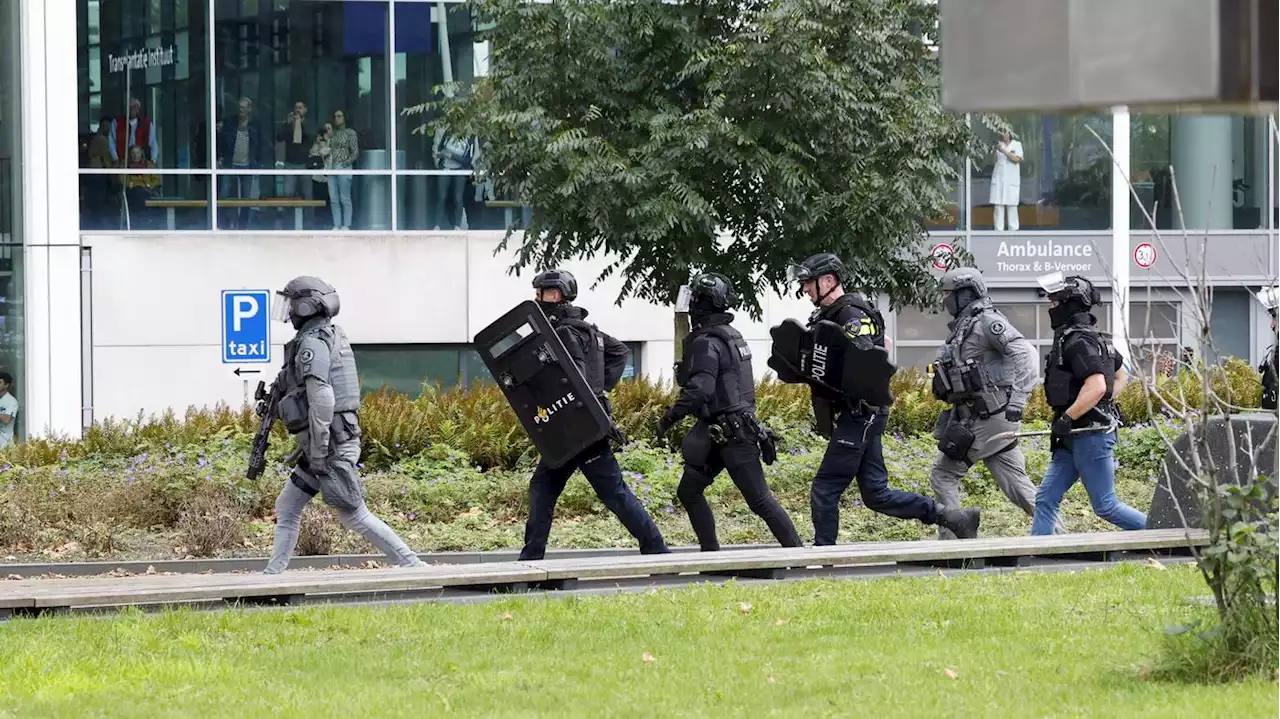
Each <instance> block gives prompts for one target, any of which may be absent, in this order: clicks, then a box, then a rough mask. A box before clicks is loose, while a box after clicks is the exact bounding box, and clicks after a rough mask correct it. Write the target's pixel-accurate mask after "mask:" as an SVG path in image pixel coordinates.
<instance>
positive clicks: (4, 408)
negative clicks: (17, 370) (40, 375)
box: [0, 371, 18, 447]
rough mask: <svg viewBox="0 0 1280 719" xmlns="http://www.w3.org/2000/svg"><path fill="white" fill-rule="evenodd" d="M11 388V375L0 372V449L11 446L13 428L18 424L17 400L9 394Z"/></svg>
mask: <svg viewBox="0 0 1280 719" xmlns="http://www.w3.org/2000/svg"><path fill="white" fill-rule="evenodd" d="M12 387H13V375H11V374H9V373H8V372H3V371H0V447H8V446H9V445H11V444H13V428H14V427H16V426H17V424H18V423H17V419H18V398H17V397H14V396H13V395H12V394H11V393H10V392H9V390H10V389H11V388H12Z"/></svg>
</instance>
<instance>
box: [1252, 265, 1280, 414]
mask: <svg viewBox="0 0 1280 719" xmlns="http://www.w3.org/2000/svg"><path fill="white" fill-rule="evenodd" d="M1257 298H1258V301H1259V302H1261V303H1262V306H1263V307H1265V308H1266V310H1267V314H1269V315H1271V335H1272V340H1273V341H1272V343H1271V346H1270V347H1268V348H1267V353H1266V355H1264V356H1263V360H1262V364H1260V365H1258V371H1259V372H1261V373H1262V408H1263V409H1271V410H1274V409H1276V407H1277V405H1278V404H1280V403H1278V402H1277V399H1278V398H1280V342H1277V341H1275V338H1276V312H1277V309H1278V308H1280V286H1276V287H1267V288H1264V289H1263V290H1262V291H1261V292H1259V293H1258V294H1257Z"/></svg>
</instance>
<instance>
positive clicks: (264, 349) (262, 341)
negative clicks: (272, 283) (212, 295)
mask: <svg viewBox="0 0 1280 719" xmlns="http://www.w3.org/2000/svg"><path fill="white" fill-rule="evenodd" d="M270 361H271V293H270V292H268V291H267V290H223V291H222V363H223V364H249V363H264V362H270Z"/></svg>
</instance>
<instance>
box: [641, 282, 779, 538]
mask: <svg viewBox="0 0 1280 719" xmlns="http://www.w3.org/2000/svg"><path fill="white" fill-rule="evenodd" d="M685 290H686V291H687V296H688V307H687V308H685V307H679V306H678V307H677V310H678V311H686V310H687V311H688V312H689V319H690V324H691V325H692V331H691V332H690V333H689V335H688V336H687V337H685V340H684V351H683V355H682V360H681V362H680V363H679V364H678V365H677V366H676V381H677V382H678V383H679V385H680V396H679V398H678V399H677V400H676V402H675V404H674V405H672V407H671V408H670V409H669V410H667V412H666V414H664V415H663V417H662V421H661V422H660V423H659V425H658V436H659V437H661V436H662V435H664V434H666V433H667V430H669V429H670V428H671V427H672V425H674V424H676V423H677V422H679V421H680V420H682V419H684V418H685V417H686V416H688V415H690V414H693V415H695V416H696V417H697V419H698V421H697V423H696V424H694V426H693V429H692V430H690V431H689V434H688V435H686V436H685V439H684V443H683V445H682V447H681V449H682V453H683V455H684V476H683V477H682V478H681V479H680V485H679V486H678V487H677V488H676V496H677V497H678V498H679V499H680V504H682V505H684V508H685V511H687V512H688V513H689V522H690V523H691V524H692V525H693V531H694V533H695V534H697V535H698V544H700V545H701V546H702V551H704V552H714V551H717V550H719V549H720V542H719V541H718V540H717V539H716V520H715V517H713V516H712V514H711V507H710V505H708V504H707V500H706V497H705V496H703V493H704V492H705V491H706V489H707V487H710V486H711V483H712V482H713V481H715V478H716V476H717V475H719V474H720V471H721V470H722V469H724V470H728V472H729V478H730V479H732V480H733V483H734V484H735V485H737V487H738V490H739V491H741V492H742V496H743V498H745V499H746V500H747V507H749V508H750V509H751V511H752V512H755V513H756V515H758V516H759V517H760V518H761V519H763V520H764V521H765V524H767V525H768V526H769V530H770V531H771V532H773V536H774V537H776V538H777V539H778V542H779V543H780V544H782V546H784V547H799V546H801V541H800V535H799V534H798V533H797V532H796V527H795V524H793V523H792V521H791V517H790V516H788V515H787V512H786V510H784V509H783V508H782V505H780V504H778V500H777V499H775V498H774V496H773V493H772V492H770V491H769V485H768V484H766V483H765V479H764V468H763V467H762V466H761V465H760V454H761V449H762V447H761V445H762V444H763V445H766V446H765V448H764V449H765V451H767V452H771V451H772V450H773V449H774V448H773V446H772V442H773V437H772V433H771V432H769V431H768V430H767V429H766V428H765V427H764V426H763V424H762V423H761V422H760V421H759V420H758V419H757V418H756V416H755V407H756V391H755V378H754V375H753V373H752V371H751V350H750V349H749V348H748V346H747V342H746V340H744V339H743V338H742V334H741V333H739V332H738V331H737V330H736V329H734V328H733V327H732V326H731V325H730V322H732V321H733V315H732V314H731V313H730V312H729V310H730V309H731V308H733V307H734V306H736V305H737V304H738V295H737V293H736V292H734V289H733V285H732V284H731V283H730V282H729V278H728V277H725V276H724V275H721V274H717V273H708V274H702V275H698V276H697V277H695V278H694V279H693V281H692V282H691V283H690V286H689V287H688V288H685ZM682 294H684V292H682ZM770 462H771V463H772V460H770Z"/></svg>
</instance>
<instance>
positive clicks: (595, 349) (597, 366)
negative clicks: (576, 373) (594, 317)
mask: <svg viewBox="0 0 1280 719" xmlns="http://www.w3.org/2000/svg"><path fill="white" fill-rule="evenodd" d="M559 324H561V325H564V326H565V327H568V328H569V329H570V331H572V332H576V333H577V334H578V336H579V337H580V338H582V341H583V342H582V344H583V347H584V348H585V350H584V354H585V355H586V358H587V363H586V366H585V367H583V368H582V376H583V377H584V378H586V380H587V386H589V387H591V391H592V392H595V393H596V396H598V397H599V396H604V394H605V391H604V338H603V337H601V336H600V330H599V329H598V328H597V327H596V326H595V325H593V324H591V323H590V322H587V321H586V320H580V319H577V318H574V317H561V318H560V321H559Z"/></svg>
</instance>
